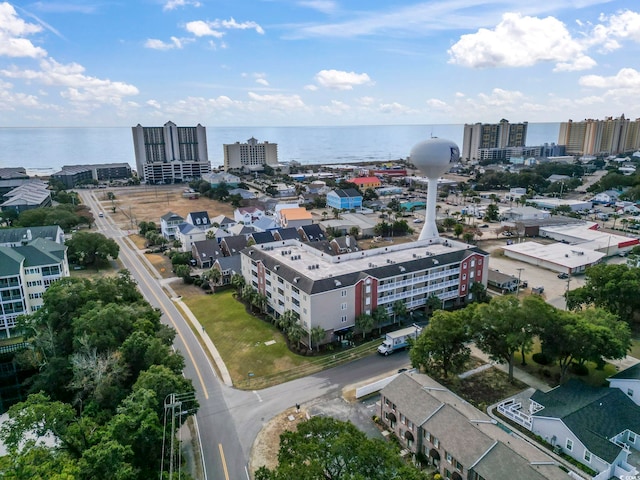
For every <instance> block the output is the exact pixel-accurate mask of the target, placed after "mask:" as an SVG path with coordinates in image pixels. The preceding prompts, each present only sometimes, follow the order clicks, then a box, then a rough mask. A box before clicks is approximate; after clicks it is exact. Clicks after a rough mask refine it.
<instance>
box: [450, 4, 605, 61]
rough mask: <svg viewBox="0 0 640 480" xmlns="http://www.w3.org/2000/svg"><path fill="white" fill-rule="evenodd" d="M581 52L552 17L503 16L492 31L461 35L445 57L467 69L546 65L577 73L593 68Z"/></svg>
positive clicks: (560, 23) (483, 30) (582, 48)
mask: <svg viewBox="0 0 640 480" xmlns="http://www.w3.org/2000/svg"><path fill="white" fill-rule="evenodd" d="M585 48H586V47H585V46H584V45H583V44H581V43H580V42H578V41H577V40H575V39H573V38H572V37H571V34H570V33H569V31H568V30H567V28H566V27H565V25H564V23H562V22H561V21H559V20H558V19H556V18H554V17H546V18H536V17H528V16H522V15H521V14H519V13H505V14H504V15H503V16H502V21H501V22H500V23H499V24H498V25H497V26H496V27H495V29H493V30H489V29H486V28H481V29H479V30H478V31H477V32H476V33H473V34H468V35H463V36H462V37H460V40H459V41H458V42H457V43H455V44H454V45H453V46H452V47H451V48H450V49H449V51H448V53H449V55H450V60H449V62H450V63H454V64H458V65H462V66H465V67H471V68H486V67H529V66H532V65H535V64H536V63H538V62H545V61H547V62H558V63H560V64H562V67H558V70H577V69H578V68H590V67H592V66H593V65H595V62H593V61H592V60H591V61H590V59H589V58H588V57H586V55H585V54H584V51H585Z"/></svg>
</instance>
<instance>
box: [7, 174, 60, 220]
mask: <svg viewBox="0 0 640 480" xmlns="http://www.w3.org/2000/svg"><path fill="white" fill-rule="evenodd" d="M3 197H4V198H5V201H4V202H3V203H2V204H0V209H2V211H7V210H15V211H17V212H18V213H20V212H23V211H25V210H30V209H34V208H43V207H49V206H51V204H52V201H51V192H50V191H49V189H48V188H47V184H46V183H44V182H41V181H39V180H32V181H30V182H28V183H25V184H23V185H20V186H19V187H16V188H14V189H13V190H11V191H9V192H7V193H5V194H4V195H3Z"/></svg>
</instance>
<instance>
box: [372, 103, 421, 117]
mask: <svg viewBox="0 0 640 480" xmlns="http://www.w3.org/2000/svg"><path fill="white" fill-rule="evenodd" d="M378 111H379V112H381V113H385V114H389V113H390V114H393V115H405V114H408V113H416V110H414V109H413V108H411V107H408V106H406V105H402V104H401V103H398V102H391V103H381V104H380V105H379V106H378Z"/></svg>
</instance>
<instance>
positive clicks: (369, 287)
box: [364, 285, 371, 293]
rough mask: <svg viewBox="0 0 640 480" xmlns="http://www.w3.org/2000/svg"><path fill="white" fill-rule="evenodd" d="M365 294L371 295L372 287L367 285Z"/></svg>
mask: <svg viewBox="0 0 640 480" xmlns="http://www.w3.org/2000/svg"><path fill="white" fill-rule="evenodd" d="M364 291H365V293H371V285H367V286H366V287H365V289H364Z"/></svg>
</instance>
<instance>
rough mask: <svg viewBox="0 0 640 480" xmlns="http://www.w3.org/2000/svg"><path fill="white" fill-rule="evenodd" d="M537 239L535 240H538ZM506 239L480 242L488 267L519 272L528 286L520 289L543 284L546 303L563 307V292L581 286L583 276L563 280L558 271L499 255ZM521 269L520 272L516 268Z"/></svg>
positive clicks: (611, 260) (615, 260) (614, 259)
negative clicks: (485, 253) (487, 253)
mask: <svg viewBox="0 0 640 480" xmlns="http://www.w3.org/2000/svg"><path fill="white" fill-rule="evenodd" d="M538 240H539V239H537V240H536V241H538ZM506 243H507V240H506V239H504V240H491V241H487V242H481V244H480V245H479V247H480V248H482V249H483V250H485V251H487V252H489V253H492V252H493V253H492V254H491V257H490V258H489V268H491V269H493V270H499V271H500V272H501V273H505V274H507V275H513V276H514V277H516V278H517V277H518V274H520V280H521V281H522V282H524V281H527V283H528V286H527V288H525V289H521V291H526V292H528V293H529V292H531V288H534V287H539V286H543V287H544V293H543V296H544V298H545V299H546V300H547V302H548V303H550V304H551V305H553V306H554V307H557V308H561V309H564V308H565V307H566V304H565V300H564V294H565V292H566V291H567V289H569V290H573V289H575V288H578V287H581V286H583V285H584V283H585V276H584V274H582V275H576V276H570V277H569V278H568V279H566V280H563V279H560V278H558V272H553V271H551V270H547V269H545V268H541V267H537V266H535V265H530V264H528V263H524V262H520V261H517V260H514V259H511V258H507V257H505V256H502V255H499V254H498V251H499V250H500V248H501V247H502V246H504V245H506ZM606 262H607V263H624V262H625V259H624V258H620V257H617V256H615V257H611V258H609V259H607V260H606ZM520 268H521V269H522V271H521V272H519V271H518V269H520Z"/></svg>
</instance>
